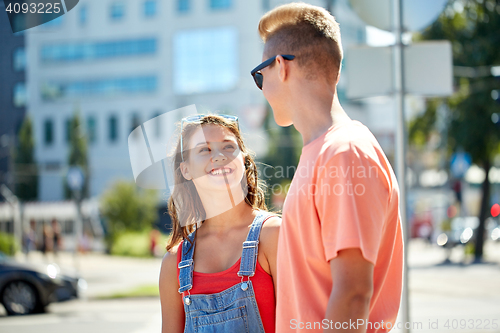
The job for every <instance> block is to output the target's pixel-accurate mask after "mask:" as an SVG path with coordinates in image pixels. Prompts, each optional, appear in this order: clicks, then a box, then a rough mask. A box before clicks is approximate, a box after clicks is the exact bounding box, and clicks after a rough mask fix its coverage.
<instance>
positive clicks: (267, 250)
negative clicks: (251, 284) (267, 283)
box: [260, 217, 281, 296]
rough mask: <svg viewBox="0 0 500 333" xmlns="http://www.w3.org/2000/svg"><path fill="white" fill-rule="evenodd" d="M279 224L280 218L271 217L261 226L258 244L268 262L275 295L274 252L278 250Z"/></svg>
mask: <svg viewBox="0 0 500 333" xmlns="http://www.w3.org/2000/svg"><path fill="white" fill-rule="evenodd" d="M280 226H281V218H279V217H271V218H270V219H269V220H267V221H266V222H265V223H264V225H263V226H262V231H261V234H260V245H261V246H262V251H263V252H264V255H265V256H266V259H267V262H268V264H269V270H270V274H271V276H272V277H273V283H274V294H275V296H276V281H277V275H276V253H277V251H278V236H279V230H280Z"/></svg>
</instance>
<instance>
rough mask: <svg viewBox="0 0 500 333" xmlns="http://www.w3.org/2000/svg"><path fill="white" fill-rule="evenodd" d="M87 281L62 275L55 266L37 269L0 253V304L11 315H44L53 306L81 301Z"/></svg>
mask: <svg viewBox="0 0 500 333" xmlns="http://www.w3.org/2000/svg"><path fill="white" fill-rule="evenodd" d="M84 284H85V281H84V280H82V279H79V278H78V277H72V276H68V275H63V274H61V273H60V269H59V267H58V266H57V265H55V264H50V265H46V266H43V267H38V266H35V265H29V264H24V263H19V262H17V261H15V260H13V259H11V258H9V257H7V256H5V255H4V254H2V253H0V303H2V304H3V306H4V307H5V310H6V311H7V313H8V314H9V315H23V314H30V313H36V312H43V311H44V310H45V307H46V306H47V305H48V304H49V303H51V302H62V301H66V300H69V299H72V298H76V297H78V290H79V285H80V286H81V285H84Z"/></svg>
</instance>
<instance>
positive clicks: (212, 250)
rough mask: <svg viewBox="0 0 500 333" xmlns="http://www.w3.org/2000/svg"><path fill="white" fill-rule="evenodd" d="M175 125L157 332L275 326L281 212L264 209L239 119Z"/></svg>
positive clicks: (199, 118) (269, 329) (213, 118)
mask: <svg viewBox="0 0 500 333" xmlns="http://www.w3.org/2000/svg"><path fill="white" fill-rule="evenodd" d="M180 132H181V133H180V140H179V142H178V144H177V145H176V151H175V154H174V157H173V160H174V172H175V187H174V190H173V191H172V195H171V197H170V199H169V213H170V216H171V218H172V221H173V231H172V238H171V239H170V241H169V243H168V245H167V250H168V251H169V252H168V253H167V254H166V255H165V257H164V259H163V262H162V266H161V272H160V281H159V283H160V300H161V306H162V332H163V333H167V332H168V333H171V332H175V333H176V332H187V333H189V332H200V331H210V332H274V331H275V291H274V290H275V289H274V286H275V281H276V249H277V241H278V233H279V225H280V222H281V219H280V218H279V217H277V216H275V215H274V214H271V213H269V212H267V209H266V205H265V200H264V199H265V198H264V191H263V188H262V184H261V183H260V181H259V180H258V177H257V176H258V173H257V168H256V165H255V162H254V160H253V157H252V155H251V154H250V151H249V150H248V149H247V148H246V147H245V144H244V142H243V139H242V137H241V133H240V131H239V125H238V119H237V118H236V117H233V116H225V115H206V116H203V115H197V116H192V117H187V118H184V119H183V120H182V122H181V131H180ZM179 243H180V244H179ZM177 245H178V246H177Z"/></svg>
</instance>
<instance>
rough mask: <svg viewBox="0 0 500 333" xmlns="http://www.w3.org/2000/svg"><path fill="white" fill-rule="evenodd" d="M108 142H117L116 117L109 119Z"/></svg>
mask: <svg viewBox="0 0 500 333" xmlns="http://www.w3.org/2000/svg"><path fill="white" fill-rule="evenodd" d="M108 134H109V141H110V142H115V141H116V140H118V118H117V117H116V116H111V117H109V132H108Z"/></svg>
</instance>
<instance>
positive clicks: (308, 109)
mask: <svg viewBox="0 0 500 333" xmlns="http://www.w3.org/2000/svg"><path fill="white" fill-rule="evenodd" d="M306 96H307V97H306ZM301 97H304V98H302V100H303V102H302V103H298V104H296V108H294V110H293V111H292V120H293V125H294V126H295V128H296V129H297V131H298V132H299V133H300V134H301V135H302V141H303V143H304V146H305V145H307V144H308V143H310V142H312V141H314V140H315V139H317V138H319V137H320V136H321V135H323V134H324V133H325V132H326V131H327V130H328V129H329V128H330V127H332V126H333V125H335V124H338V123H342V122H346V121H350V120H351V118H349V116H348V115H347V114H346V113H345V111H344V109H343V108H342V106H341V105H340V102H339V100H338V97H337V94H336V92H334V93H333V95H332V94H323V95H321V94H318V93H311V94H301Z"/></svg>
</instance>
